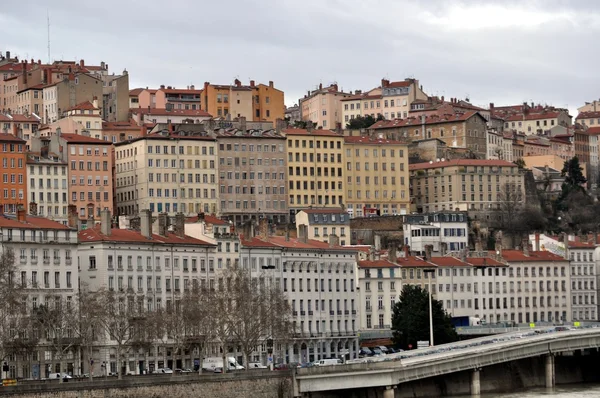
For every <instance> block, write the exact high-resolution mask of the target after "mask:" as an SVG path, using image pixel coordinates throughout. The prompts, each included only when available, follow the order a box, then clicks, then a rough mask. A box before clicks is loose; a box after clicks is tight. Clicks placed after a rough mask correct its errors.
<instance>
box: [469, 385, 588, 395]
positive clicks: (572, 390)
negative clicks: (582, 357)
mask: <svg viewBox="0 0 600 398" xmlns="http://www.w3.org/2000/svg"><path fill="white" fill-rule="evenodd" d="M467 397H470V395H469V396H465V397H464V398H467ZM492 397H493V398H540V397H548V398H592V397H593V398H598V397H600V385H598V384H574V385H566V386H557V387H555V388H554V389H552V390H547V389H545V388H536V389H531V390H524V391H519V392H513V393H508V394H482V395H481V398H492Z"/></svg>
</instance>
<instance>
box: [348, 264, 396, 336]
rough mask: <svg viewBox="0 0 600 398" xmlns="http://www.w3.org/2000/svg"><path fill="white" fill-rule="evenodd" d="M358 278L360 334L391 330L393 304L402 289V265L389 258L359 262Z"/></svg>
mask: <svg viewBox="0 0 600 398" xmlns="http://www.w3.org/2000/svg"><path fill="white" fill-rule="evenodd" d="M357 280H358V287H359V296H360V304H359V307H360V308H361V311H360V313H359V314H360V324H359V326H360V332H361V335H364V334H365V333H366V332H369V331H372V330H385V331H387V332H390V333H391V325H392V315H393V313H394V305H395V304H396V302H397V301H398V298H399V296H400V293H401V292H402V278H401V273H400V266H399V265H398V264H396V263H394V262H392V261H389V260H388V259H378V260H376V259H373V260H363V261H359V262H358V274H357ZM388 335H389V334H388Z"/></svg>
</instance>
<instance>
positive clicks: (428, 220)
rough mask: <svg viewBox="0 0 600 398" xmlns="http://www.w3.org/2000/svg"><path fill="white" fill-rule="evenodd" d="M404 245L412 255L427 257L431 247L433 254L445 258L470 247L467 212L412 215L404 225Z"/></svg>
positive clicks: (407, 216) (406, 219) (404, 221)
mask: <svg viewBox="0 0 600 398" xmlns="http://www.w3.org/2000/svg"><path fill="white" fill-rule="evenodd" d="M402 229H403V231H404V244H405V245H408V246H409V247H410V250H411V252H412V253H417V254H419V255H425V248H426V246H427V245H431V246H432V248H431V250H432V253H434V254H438V255H441V256H444V255H445V254H446V253H448V252H456V251H459V250H463V249H465V248H468V247H469V234H468V232H469V228H468V216H467V213H466V212H454V211H445V212H437V213H425V214H410V215H406V216H405V217H404V220H403V223H402Z"/></svg>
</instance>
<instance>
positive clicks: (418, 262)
mask: <svg viewBox="0 0 600 398" xmlns="http://www.w3.org/2000/svg"><path fill="white" fill-rule="evenodd" d="M393 259H394V255H393V253H392V256H391V258H390V260H393ZM393 262H394V263H396V264H398V265H399V266H400V271H401V272H402V284H409V285H414V286H418V287H420V288H421V289H425V290H427V289H429V275H428V273H429V272H431V291H432V293H433V294H435V292H436V290H435V289H434V287H435V285H434V284H435V273H434V272H433V271H434V270H435V265H434V264H432V263H430V262H428V261H425V259H424V258H423V257H417V256H413V255H411V252H410V248H409V247H408V246H406V245H405V246H404V253H402V254H401V255H400V256H398V257H397V258H396V260H395V261H393Z"/></svg>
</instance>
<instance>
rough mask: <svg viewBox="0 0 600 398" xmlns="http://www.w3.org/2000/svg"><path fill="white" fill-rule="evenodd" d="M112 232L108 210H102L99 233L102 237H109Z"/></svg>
mask: <svg viewBox="0 0 600 398" xmlns="http://www.w3.org/2000/svg"><path fill="white" fill-rule="evenodd" d="M111 230H112V221H111V219H110V210H108V209H104V210H102V211H101V212H100V232H102V235H104V236H110V233H111Z"/></svg>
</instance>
